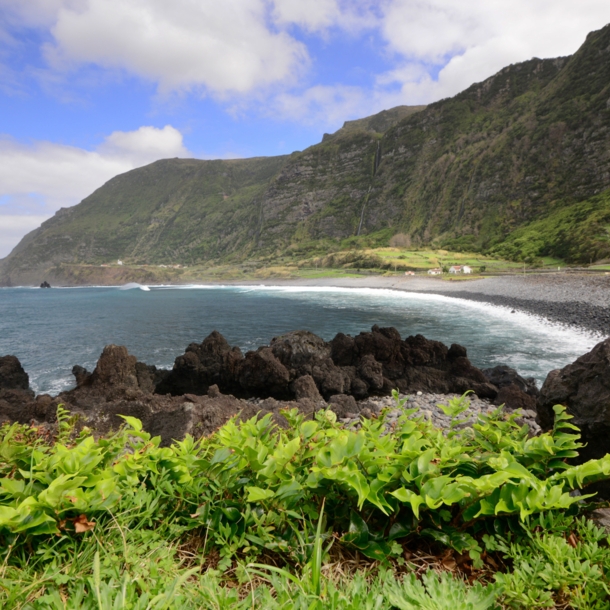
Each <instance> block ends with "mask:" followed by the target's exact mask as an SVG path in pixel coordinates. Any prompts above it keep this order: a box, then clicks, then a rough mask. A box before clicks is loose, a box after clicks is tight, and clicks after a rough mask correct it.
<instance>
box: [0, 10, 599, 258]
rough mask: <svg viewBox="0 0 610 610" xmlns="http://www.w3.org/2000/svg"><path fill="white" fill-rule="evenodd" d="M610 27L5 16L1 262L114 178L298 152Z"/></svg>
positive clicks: (332, 15)
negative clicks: (173, 163)
mask: <svg viewBox="0 0 610 610" xmlns="http://www.w3.org/2000/svg"><path fill="white" fill-rule="evenodd" d="M609 22H610V2H608V0H579V2H574V0H468V2H464V1H462V2H458V1H456V0H376V1H374V0H171V2H168V0H0V258H1V257H4V256H6V255H7V254H8V253H9V252H10V251H11V249H12V248H13V247H14V246H15V245H16V244H17V243H18V242H19V241H20V239H21V238H22V237H23V236H24V235H25V234H27V233H28V232H29V231H31V230H33V229H35V228H36V227H38V226H39V225H40V223H41V222H43V221H44V220H46V219H47V218H50V217H51V216H52V215H53V214H54V213H55V212H56V211H57V210H58V209H59V208H61V207H68V206H72V205H75V204H77V203H78V202H79V201H81V200H82V199H83V198H85V197H86V196H87V195H89V194H91V193H92V192H93V191H94V190H95V189H97V188H99V187H100V186H102V185H103V184H104V183H105V182H107V181H108V180H109V179H110V178H112V177H113V176H115V175H117V174H120V173H123V172H126V171H129V170H131V169H134V168H136V167H140V166H142V165H146V164H148V163H151V162H153V161H155V160H157V159H162V158H168V157H184V158H193V157H194V158H200V159H217V158H235V157H253V156H262V155H265V156H268V155H280V154H288V153H291V152H293V151H295V150H303V149H305V148H307V147H308V146H310V145H312V144H315V143H317V142H319V141H320V140H321V138H322V135H323V133H325V132H329V133H331V132H333V131H336V130H337V129H339V128H340V127H341V125H342V124H343V122H344V121H345V120H350V119H355V118H360V117H363V116H368V115H371V114H374V113H376V112H379V111H380V110H383V109H385V108H391V107H393V106H397V105H400V104H407V105H415V104H426V103H430V102H433V101H436V100H439V99H442V98H445V97H449V96H452V95H455V94H456V93H458V92H459V91H462V90H463V89H465V88H466V87H468V86H470V85H471V84H472V83H474V82H479V81H482V80H484V79H486V78H487V77H489V76H491V75H493V74H494V73H495V72H497V71H498V70H500V69H501V68H503V67H504V66H507V65H509V64H511V63H517V62H520V61H525V60H527V59H531V58H532V57H557V56H562V55H569V54H572V53H574V52H575V51H576V50H577V49H578V47H579V46H580V45H581V44H582V43H583V42H584V39H585V37H586V35H587V34H588V33H589V32H590V31H592V30H597V29H600V28H601V27H603V26H604V25H606V24H607V23H609Z"/></svg>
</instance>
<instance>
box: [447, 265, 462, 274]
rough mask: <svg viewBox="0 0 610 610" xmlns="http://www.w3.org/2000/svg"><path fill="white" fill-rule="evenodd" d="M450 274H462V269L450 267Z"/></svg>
mask: <svg viewBox="0 0 610 610" xmlns="http://www.w3.org/2000/svg"><path fill="white" fill-rule="evenodd" d="M449 273H455V274H458V273H462V267H461V266H460V265H452V266H451V267H449Z"/></svg>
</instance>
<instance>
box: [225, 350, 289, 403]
mask: <svg viewBox="0 0 610 610" xmlns="http://www.w3.org/2000/svg"><path fill="white" fill-rule="evenodd" d="M237 380H238V381H239V384H240V386H241V388H243V389H244V390H245V391H246V392H248V393H249V394H252V395H254V396H259V397H262V398H266V397H269V396H274V397H276V398H287V397H288V396H290V395H291V392H290V390H289V387H288V386H289V382H290V373H289V372H288V369H287V368H286V367H285V366H284V365H283V364H282V363H281V362H280V361H279V360H278V359H277V358H276V357H275V355H274V353H273V350H272V349H271V348H269V347H263V348H259V349H258V350H257V351H255V352H248V353H247V354H246V357H245V358H244V360H243V361H242V362H240V367H239V372H238V374H237Z"/></svg>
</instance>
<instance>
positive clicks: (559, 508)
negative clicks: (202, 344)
mask: <svg viewBox="0 0 610 610" xmlns="http://www.w3.org/2000/svg"><path fill="white" fill-rule="evenodd" d="M400 407H404V404H401V405H400ZM466 408H468V404H467V398H466V397H461V398H457V399H454V400H452V401H451V402H450V403H449V404H448V405H445V406H444V407H443V410H444V411H445V413H446V414H447V415H449V416H450V417H451V418H452V424H451V427H450V429H449V430H446V431H445V432H443V431H441V430H438V429H436V428H434V427H433V426H432V424H431V423H430V422H428V421H427V420H425V419H424V418H423V417H417V416H416V413H415V411H416V410H415V409H412V410H407V411H406V412H405V415H404V416H403V417H401V418H400V419H399V420H398V421H397V422H396V423H395V424H392V426H390V427H389V429H386V428H387V423H388V422H386V421H385V415H383V414H382V416H381V418H380V419H374V420H370V421H367V420H364V421H363V422H362V424H361V429H360V430H350V429H346V428H343V427H342V426H340V425H339V424H338V423H337V422H336V418H335V416H334V414H333V413H332V412H330V411H320V412H319V413H318V414H317V415H316V417H315V419H314V420H305V419H304V418H303V416H301V415H299V414H298V413H297V412H296V410H294V411H286V412H285V413H284V416H285V418H286V420H287V421H286V427H285V428H283V429H282V428H278V427H277V426H276V425H275V424H274V423H273V422H272V421H271V419H270V418H271V416H270V415H267V416H265V417H262V418H260V419H256V418H254V419H252V420H249V421H245V422H242V423H238V422H237V421H235V420H231V421H230V422H229V423H227V424H226V425H225V426H223V427H222V428H220V429H219V430H218V431H217V432H216V433H215V434H214V435H212V436H211V437H209V438H202V439H200V440H194V439H193V438H191V437H187V438H186V439H185V440H184V441H182V442H174V443H173V444H172V445H171V446H168V447H161V446H160V439H159V437H156V438H151V436H150V435H149V434H147V433H146V432H144V431H143V430H142V427H141V424H140V422H139V421H138V420H137V419H135V418H130V417H126V418H125V419H126V423H127V426H126V428H125V429H123V430H121V431H119V432H118V433H116V434H115V435H112V436H110V437H107V438H101V439H98V440H95V439H94V438H93V437H92V436H91V435H90V431H88V430H86V429H85V430H83V431H82V432H81V433H80V434H79V435H76V434H75V432H74V430H73V427H72V426H73V422H71V420H70V419H69V414H68V413H66V412H65V411H63V410H62V409H61V408H60V409H59V410H58V421H59V424H58V428H59V429H58V433H57V436H56V437H49V436H48V435H46V434H45V433H44V432H43V431H42V430H39V429H36V428H30V427H28V426H23V425H18V424H14V425H12V426H8V425H5V426H4V427H3V428H2V429H1V430H0V476H1V478H0V542H1V543H2V544H1V545H0V602H1V603H2V605H3V607H5V608H22V609H24V610H25V609H28V610H29V609H32V610H34V609H42V608H44V609H45V610H46V609H47V608H57V609H58V610H59V609H60V608H61V609H65V608H68V609H76V608H78V609H90V608H91V609H93V608H95V609H101V608H104V609H106V608H109V609H111V608H116V609H119V608H132V609H142V610H144V609H145V608H146V609H161V608H218V609H221V608H222V609H227V610H228V609H244V610H245V609H250V608H261V609H263V608H264V609H269V608H271V609H274V608H278V609H279V608H286V607H290V608H297V609H299V608H302V609H303V610H305V609H309V610H322V609H326V608H335V609H337V610H338V609H345V610H356V609H358V610H360V609H361V608H365V609H366V608H369V609H371V610H373V609H376V610H391V609H393V608H399V609H406V610H412V609H421V610H432V609H434V610H442V609H448V610H457V609H458V608H459V609H467V608H471V609H480V610H487V609H489V610H492V609H496V610H498V609H500V608H506V609H509V608H512V609H515V610H517V609H523V610H525V609H532V608H552V607H565V608H581V609H583V610H584V609H587V610H603V609H606V608H608V602H609V600H610V590H609V588H608V584H607V583H608V579H609V578H610V548H609V542H610V538H609V537H608V535H607V533H605V532H604V531H603V530H602V529H600V528H598V527H596V526H595V525H594V524H593V523H592V522H591V521H588V520H587V519H586V518H584V517H583V516H581V514H580V513H581V512H583V511H585V510H587V509H588V508H590V506H588V505H587V504H586V503H585V502H586V501H587V500H588V499H590V496H587V495H585V496H575V497H574V496H572V495H570V493H569V492H570V490H572V489H579V488H582V487H583V486H586V485H587V484H588V483H590V482H595V481H599V480H602V479H608V478H610V456H606V458H603V459H601V460H593V461H590V462H586V463H584V464H582V465H580V466H569V465H568V464H567V463H566V460H567V459H568V458H571V457H575V456H576V455H577V451H578V449H579V448H580V447H581V444H580V443H579V441H578V438H579V437H578V434H575V433H574V427H573V426H571V425H570V424H569V423H568V421H567V420H569V416H567V415H566V414H565V411H564V408H563V407H556V408H555V413H556V423H555V426H554V429H553V431H552V432H551V433H546V434H543V435H541V436H537V437H532V438H530V437H529V435H528V429H527V426H523V427H521V426H519V425H518V424H517V421H516V420H517V417H518V414H513V415H511V416H506V415H504V414H503V413H501V411H500V410H498V411H497V412H496V413H494V414H490V415H486V416H481V417H480V419H479V421H478V423H476V424H475V425H474V426H473V427H472V428H466V429H463V428H461V423H462V421H461V419H460V416H461V414H462V413H463V412H464V410H465V409H466ZM583 500H584V501H585V502H583ZM435 571H436V572H437V573H436V574H435ZM438 573H441V575H440V576H439V575H438Z"/></svg>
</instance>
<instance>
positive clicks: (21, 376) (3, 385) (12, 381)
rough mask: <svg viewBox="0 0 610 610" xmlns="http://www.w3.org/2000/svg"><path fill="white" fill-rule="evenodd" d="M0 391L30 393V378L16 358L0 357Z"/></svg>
mask: <svg viewBox="0 0 610 610" xmlns="http://www.w3.org/2000/svg"><path fill="white" fill-rule="evenodd" d="M0 390H24V391H26V392H29V391H30V378H29V376H28V374H27V373H26V372H25V371H24V370H23V367H22V366H21V362H19V359H18V358H17V357H16V356H0Z"/></svg>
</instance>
